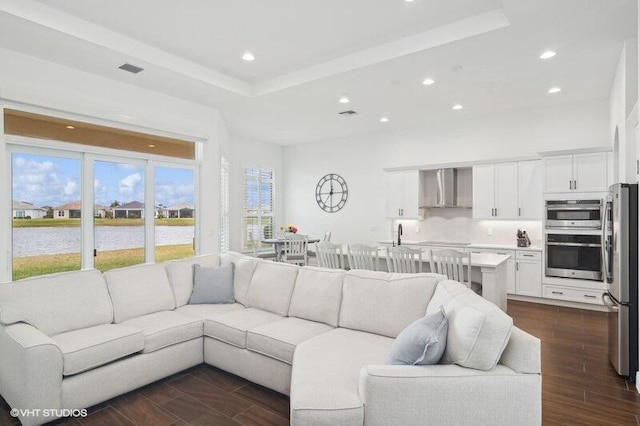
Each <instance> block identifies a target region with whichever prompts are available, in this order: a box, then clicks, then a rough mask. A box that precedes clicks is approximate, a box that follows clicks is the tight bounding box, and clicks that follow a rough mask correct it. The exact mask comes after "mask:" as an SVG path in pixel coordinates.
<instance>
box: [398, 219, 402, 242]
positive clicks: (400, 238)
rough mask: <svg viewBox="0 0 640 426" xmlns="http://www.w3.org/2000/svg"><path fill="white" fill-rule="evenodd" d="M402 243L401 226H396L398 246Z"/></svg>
mask: <svg viewBox="0 0 640 426" xmlns="http://www.w3.org/2000/svg"><path fill="white" fill-rule="evenodd" d="M401 243H402V224H401V223H399V224H398V245H400V244H401Z"/></svg>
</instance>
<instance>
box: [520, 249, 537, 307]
mask: <svg viewBox="0 0 640 426" xmlns="http://www.w3.org/2000/svg"><path fill="white" fill-rule="evenodd" d="M515 294H517V295H519V296H533V297H540V296H541V295H542V255H541V253H540V252H534V251H518V252H517V255H516V292H515Z"/></svg>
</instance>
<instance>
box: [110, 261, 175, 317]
mask: <svg viewBox="0 0 640 426" xmlns="http://www.w3.org/2000/svg"><path fill="white" fill-rule="evenodd" d="M104 277H105V279H106V280H107V286H108V288H109V293H110V294H111V300H112V301H113V317H114V320H115V322H117V323H120V322H122V321H126V320H128V319H130V318H135V317H139V316H142V315H146V314H152V313H154V312H159V311H166V310H171V309H175V307H176V301H175V299H174V298H173V291H172V290H171V284H169V278H168V277H167V272H166V270H165V268H164V266H163V265H161V264H150V265H137V266H131V267H128V268H120V269H112V270H110V271H107V272H105V273H104Z"/></svg>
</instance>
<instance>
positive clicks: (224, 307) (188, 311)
mask: <svg viewBox="0 0 640 426" xmlns="http://www.w3.org/2000/svg"><path fill="white" fill-rule="evenodd" d="M241 309H244V306H242V305H241V304H239V303H225V304H221V305H208V304H203V305H184V306H181V307H179V308H178V309H176V312H178V313H180V314H183V315H187V316H190V317H193V318H198V319H201V320H205V319H207V318H214V317H217V316H218V315H222V314H226V313H227V312H232V311H239V310H241Z"/></svg>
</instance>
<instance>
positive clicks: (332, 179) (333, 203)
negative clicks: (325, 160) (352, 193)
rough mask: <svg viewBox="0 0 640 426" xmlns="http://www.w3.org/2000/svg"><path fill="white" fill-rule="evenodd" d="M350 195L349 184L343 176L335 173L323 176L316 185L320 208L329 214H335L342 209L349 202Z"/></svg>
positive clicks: (317, 200)
mask: <svg viewBox="0 0 640 426" xmlns="http://www.w3.org/2000/svg"><path fill="white" fill-rule="evenodd" d="M348 195H349V190H348V189H347V182H345V180H344V179H343V178H342V176H340V175H337V174H335V173H329V174H328V175H325V176H323V177H322V179H320V180H319V181H318V185H316V202H317V203H318V207H320V208H321V209H322V210H324V211H325V212H328V213H335V212H337V211H339V210H340V209H342V208H343V207H344V205H345V204H346V202H347V196H348Z"/></svg>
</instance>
